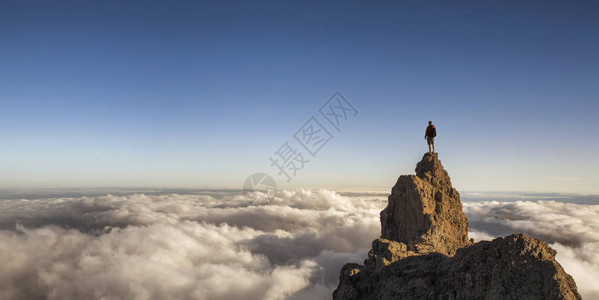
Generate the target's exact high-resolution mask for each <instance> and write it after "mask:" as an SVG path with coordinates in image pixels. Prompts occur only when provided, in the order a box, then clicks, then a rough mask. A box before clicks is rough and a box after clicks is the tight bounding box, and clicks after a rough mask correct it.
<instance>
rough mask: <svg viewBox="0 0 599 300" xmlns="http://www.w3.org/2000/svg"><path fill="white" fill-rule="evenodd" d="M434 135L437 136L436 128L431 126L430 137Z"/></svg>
mask: <svg viewBox="0 0 599 300" xmlns="http://www.w3.org/2000/svg"><path fill="white" fill-rule="evenodd" d="M436 136H437V128H435V127H432V128H431V134H430V137H436Z"/></svg>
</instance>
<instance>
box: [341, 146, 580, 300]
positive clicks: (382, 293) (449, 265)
mask: <svg viewBox="0 0 599 300" xmlns="http://www.w3.org/2000/svg"><path fill="white" fill-rule="evenodd" d="M381 227H382V230H381V231H382V234H381V238H379V239H376V240H374V241H373V242H372V249H371V250H370V252H369V254H368V259H366V260H365V261H364V266H362V265H358V264H355V263H350V264H346V265H345V266H343V268H342V269H341V274H340V276H339V285H338V286H337V289H336V290H335V292H334V293H333V298H334V299H581V297H580V295H579V294H578V291H577V289H576V283H575V282H574V280H573V279H572V277H570V275H568V274H567V273H566V272H565V271H564V269H563V268H562V267H561V266H560V264H559V263H558V262H557V261H555V253H556V252H555V250H553V249H551V248H550V247H549V246H548V245H547V244H546V243H545V242H544V241H541V240H537V239H534V238H531V237H528V236H525V235H522V234H514V235H511V236H507V237H502V238H498V239H495V240H493V241H490V242H488V241H484V242H479V243H476V244H472V240H469V239H468V219H467V218H466V216H465V215H464V213H463V212H462V204H461V202H460V196H459V193H458V192H457V191H456V190H455V189H454V188H453V187H452V186H451V180H450V178H449V175H448V174H447V172H446V171H445V170H444V169H443V166H442V165H441V162H440V161H439V160H438V157H437V156H436V155H433V154H428V153H427V154H426V155H425V156H424V158H423V159H422V161H421V162H419V163H418V165H417V167H416V176H414V175H402V176H400V177H399V179H398V180H397V183H396V184H395V186H394V187H393V189H392V192H391V196H389V203H388V205H387V207H386V208H385V209H384V210H383V211H382V212H381Z"/></svg>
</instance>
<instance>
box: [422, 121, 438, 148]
mask: <svg viewBox="0 0 599 300" xmlns="http://www.w3.org/2000/svg"><path fill="white" fill-rule="evenodd" d="M436 136H437V129H436V128H435V125H433V121H428V127H426V132H425V133H424V139H425V140H426V143H427V144H428V153H435V137H436ZM431 146H432V147H433V150H432V151H431Z"/></svg>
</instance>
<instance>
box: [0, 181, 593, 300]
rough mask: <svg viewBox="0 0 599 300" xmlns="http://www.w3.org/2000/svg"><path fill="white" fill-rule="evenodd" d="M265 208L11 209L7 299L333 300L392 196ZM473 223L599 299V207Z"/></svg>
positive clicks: (147, 200)
mask: <svg viewBox="0 0 599 300" xmlns="http://www.w3.org/2000/svg"><path fill="white" fill-rule="evenodd" d="M263 196H264V195H260V193H253V194H239V193H233V192H218V193H215V192H206V193H198V194H195V195H180V194H168V195H144V194H132V195H118V196H116V195H104V196H91V197H61V198H49V199H39V198H38V199H30V200H23V199H5V200H0V265H2V266H3V268H1V269H0V298H2V299H32V298H44V297H45V298H49V299H64V298H78V299H98V298H105V299H167V298H173V299H235V298H244V299H329V298H330V297H331V292H332V290H333V289H334V288H335V286H336V285H337V280H338V275H339V273H338V272H339V269H340V267H341V266H342V265H343V264H345V263H348V262H359V263H361V262H362V260H363V259H364V258H365V257H366V254H367V252H368V249H369V248H370V244H371V241H372V240H373V239H375V238H377V237H378V236H379V235H380V223H379V212H380V210H381V209H383V208H384V206H385V205H386V202H385V200H386V199H385V198H386V196H385V195H381V194H379V193H364V194H360V193H351V194H343V195H341V194H339V193H336V192H333V191H328V190H316V191H307V190H295V191H280V192H279V193H278V195H277V197H276V198H275V199H274V200H273V201H272V202H271V203H266V202H264V201H262V200H263ZM256 200H258V201H256ZM254 202H255V203H254ZM250 203H254V205H250ZM464 211H465V212H466V214H467V215H468V217H469V220H470V222H471V236H473V237H474V238H475V239H478V240H480V239H490V238H492V237H495V236H500V235H507V234H510V233H512V232H524V233H527V234H529V235H532V236H534V237H538V238H542V239H544V240H546V241H547V242H549V243H550V244H551V246H552V247H553V248H555V249H556V250H558V256H557V259H558V261H559V262H560V263H561V264H562V265H563V266H564V268H565V269H566V271H567V272H568V273H570V274H571V275H572V276H573V277H574V278H575V280H576V282H577V283H578V286H579V290H580V291H581V293H582V294H583V296H584V297H587V298H599V291H598V290H597V287H598V286H599V282H598V281H597V280H596V279H595V278H599V255H598V254H597V253H599V233H598V232H599V230H598V229H599V223H598V221H597V220H599V219H598V218H597V217H598V216H599V205H580V204H573V203H559V202H553V201H538V202H531V201H516V202H492V201H489V202H466V203H464Z"/></svg>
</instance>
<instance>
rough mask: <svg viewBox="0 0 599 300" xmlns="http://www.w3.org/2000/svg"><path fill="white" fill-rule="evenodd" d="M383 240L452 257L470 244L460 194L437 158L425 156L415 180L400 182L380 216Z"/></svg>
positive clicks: (408, 178)
mask: <svg viewBox="0 0 599 300" xmlns="http://www.w3.org/2000/svg"><path fill="white" fill-rule="evenodd" d="M381 238H383V239H388V240H392V241H397V242H401V243H404V244H406V245H407V246H408V250H411V251H414V252H418V253H429V252H439V253H443V254H448V255H453V254H454V253H455V251H456V250H457V249H459V248H462V247H465V246H467V245H470V244H471V242H470V240H469V239H468V219H467V218H466V215H465V214H464V212H463V211H462V202H461V201H460V193H458V191H456V189H454V188H453V187H452V186H451V179H450V178H449V175H448V174H447V171H445V169H444V168H443V165H441V161H439V159H438V158H437V154H431V153H427V154H425V155H424V157H423V159H422V161H420V162H419V163H418V165H417V166H416V176H414V175H402V176H400V177H399V179H397V183H396V184H395V186H394V187H393V189H392V190H391V195H390V196H389V203H388V205H387V207H386V208H385V209H384V210H383V211H382V212H381Z"/></svg>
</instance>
